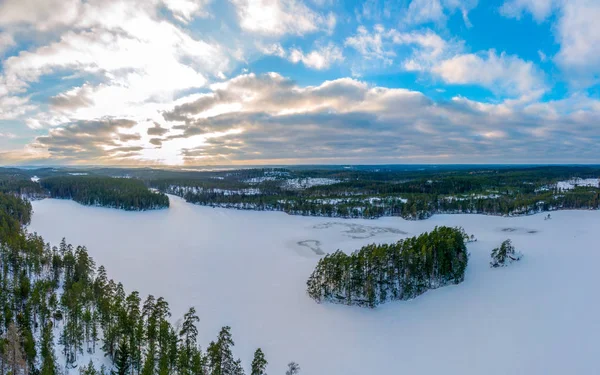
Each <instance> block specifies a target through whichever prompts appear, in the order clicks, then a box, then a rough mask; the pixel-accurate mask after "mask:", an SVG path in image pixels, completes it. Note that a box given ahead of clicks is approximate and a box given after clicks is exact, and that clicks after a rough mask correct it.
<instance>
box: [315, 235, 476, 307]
mask: <svg viewBox="0 0 600 375" xmlns="http://www.w3.org/2000/svg"><path fill="white" fill-rule="evenodd" d="M466 239H467V236H466V234H465V233H464V231H463V230H462V229H461V228H450V227H436V228H435V229H434V230H433V231H431V232H429V233H423V234H421V235H420V236H416V237H412V238H407V239H404V240H400V241H398V242H397V243H394V244H382V245H376V244H372V245H368V246H364V247H362V248H361V249H360V250H357V251H355V252H353V253H352V254H350V255H347V254H346V253H344V252H342V251H339V250H338V251H336V252H335V253H333V254H328V255H326V256H325V257H323V258H321V259H320V260H319V263H318V264H317V266H316V268H315V270H314V271H313V273H312V274H311V275H310V277H309V279H308V281H307V292H308V295H309V296H310V297H311V298H313V299H314V300H315V301H317V302H322V301H328V302H334V303H341V304H346V305H359V306H367V307H371V308H373V307H376V306H377V305H379V304H380V303H384V302H386V301H390V300H407V299H411V298H414V297H416V296H418V295H420V294H422V293H424V292H426V291H427V290H429V289H435V288H439V287H442V286H445V285H448V284H458V283H460V282H462V281H463V280H464V275H465V270H466V268H467V262H468V258H469V256H468V253H467V248H466V245H465V240H466Z"/></svg>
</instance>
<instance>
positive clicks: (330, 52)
mask: <svg viewBox="0 0 600 375" xmlns="http://www.w3.org/2000/svg"><path fill="white" fill-rule="evenodd" d="M289 59H290V61H291V62H293V63H298V62H302V63H303V64H304V65H306V66H307V67H309V68H313V69H317V70H322V69H328V68H329V67H330V66H331V65H332V64H333V63H336V62H340V61H343V60H344V56H343V54H342V50H341V49H340V48H339V47H338V46H336V45H334V44H333V43H329V44H328V45H326V46H323V47H320V48H317V49H315V50H313V51H311V52H309V53H308V54H304V52H302V50H300V49H297V48H293V49H292V50H291V51H290V56H289Z"/></svg>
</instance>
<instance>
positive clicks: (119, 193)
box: [40, 176, 169, 211]
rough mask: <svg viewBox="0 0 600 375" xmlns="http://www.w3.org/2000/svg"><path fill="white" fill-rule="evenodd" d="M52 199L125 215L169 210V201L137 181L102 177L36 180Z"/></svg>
mask: <svg viewBox="0 0 600 375" xmlns="http://www.w3.org/2000/svg"><path fill="white" fill-rule="evenodd" d="M40 184H41V186H42V188H44V189H46V190H47V191H48V193H49V195H50V196H51V197H52V198H62V199H72V200H74V201H76V202H79V203H81V204H85V205H88V206H102V207H111V208H118V209H123V210H128V211H141V210H152V209H157V208H166V207H169V198H168V197H167V196H166V195H165V194H164V193H160V192H153V191H151V190H149V189H148V188H147V187H146V185H144V183H143V182H142V181H140V180H137V179H129V178H113V177H102V176H55V177H48V178H43V179H41V180H40Z"/></svg>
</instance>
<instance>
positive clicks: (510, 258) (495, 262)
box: [490, 239, 523, 268]
mask: <svg viewBox="0 0 600 375" xmlns="http://www.w3.org/2000/svg"><path fill="white" fill-rule="evenodd" d="M491 256H492V260H491V261H490V267H492V268H497V267H505V266H508V265H509V264H511V263H513V262H517V261H519V260H521V258H522V257H523V254H521V253H520V252H518V251H517V250H516V249H515V247H514V245H513V244H512V241H511V240H510V239H508V240H505V241H504V242H502V244H501V245H500V247H497V248H495V249H494V250H492V255H491Z"/></svg>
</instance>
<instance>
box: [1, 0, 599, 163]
mask: <svg viewBox="0 0 600 375" xmlns="http://www.w3.org/2000/svg"><path fill="white" fill-rule="evenodd" d="M598 20H600V0H489V1H484V0H479V1H478V0H397V1H391V0H363V1H343V0H304V1H302V0H0V164H1V165H71V164H72V165H178V166H186V165H189V166H196V165H263V164H264V165H269V164H270V165H275V164H277V165H279V164H410V163H427V164H429V163H431V164H446V163H452V164H454V163H598V162H600V147H597V145H598V143H599V141H600V48H599V47H598V46H600V22H599V21H598Z"/></svg>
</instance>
